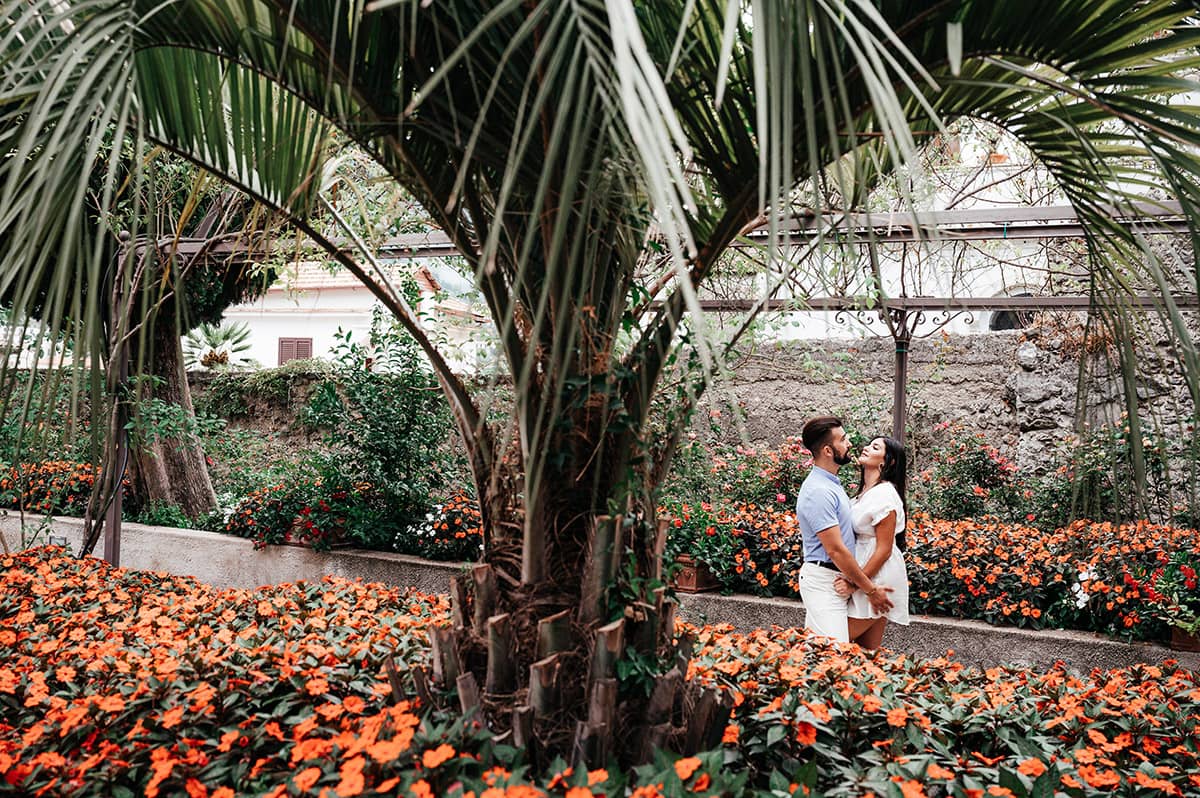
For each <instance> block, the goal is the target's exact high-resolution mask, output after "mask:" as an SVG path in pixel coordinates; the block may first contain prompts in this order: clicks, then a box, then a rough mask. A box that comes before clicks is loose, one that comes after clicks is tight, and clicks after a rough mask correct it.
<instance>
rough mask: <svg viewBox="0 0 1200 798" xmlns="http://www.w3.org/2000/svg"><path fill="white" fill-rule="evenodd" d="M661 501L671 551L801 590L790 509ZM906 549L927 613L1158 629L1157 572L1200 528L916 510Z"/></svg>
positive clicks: (758, 587) (1179, 555)
mask: <svg viewBox="0 0 1200 798" xmlns="http://www.w3.org/2000/svg"><path fill="white" fill-rule="evenodd" d="M661 512H662V513H663V514H664V515H665V517H667V518H669V519H670V520H671V530H672V541H671V542H670V544H669V546H668V552H671V551H672V550H678V551H686V552H688V553H690V554H692V555H693V556H694V557H695V558H696V559H698V560H700V561H702V562H704V563H705V564H706V565H708V566H709V568H710V570H711V571H712V572H713V574H714V575H715V576H717V578H718V579H719V580H720V581H721V584H722V587H724V588H725V589H726V590H730V591H738V592H748V593H755V594H757V595H777V596H781V595H785V596H798V595H799V586H798V583H797V577H798V573H799V569H800V565H801V564H802V561H803V557H802V550H801V547H800V540H799V530H798V528H797V525H796V519H795V517H794V516H793V515H792V513H791V511H790V510H781V509H780V508H779V507H778V506H768V507H760V506H758V505H754V504H743V505H733V506H728V507H721V506H713V505H710V504H700V505H687V504H670V505H666V506H664V507H663V508H661ZM904 556H905V561H906V562H907V564H908V577H909V581H910V583H911V591H910V595H909V605H910V608H911V610H912V611H913V612H916V613H920V614H923V615H940V616H945V617H952V618H963V619H968V620H979V621H986V622H987V623H991V624H994V625H1001V626H1018V627H1025V628H1032V629H1079V630H1082V631H1097V632H1104V633H1106V634H1109V635H1114V636H1119V637H1125V638H1130V639H1139V640H1158V639H1164V638H1165V637H1166V634H1167V630H1166V619H1167V618H1168V617H1169V616H1168V613H1167V612H1164V611H1163V610H1162V609H1161V601H1160V600H1159V599H1160V597H1159V596H1158V593H1157V591H1155V589H1154V587H1153V585H1154V584H1156V582H1155V581H1154V576H1153V575H1154V573H1155V572H1156V571H1157V569H1159V568H1161V567H1162V563H1163V562H1165V561H1167V560H1170V559H1171V558H1174V560H1172V561H1175V560H1178V561H1180V562H1182V561H1184V560H1187V561H1190V562H1196V561H1197V560H1200V535H1198V534H1197V533H1196V531H1195V530H1190V529H1179V528H1175V527H1168V526H1161V525H1156V524H1149V523H1146V522H1139V523H1135V524H1123V525H1116V524H1108V523H1092V522H1088V521H1077V522H1075V523H1073V524H1071V525H1070V526H1067V527H1065V528H1063V529H1059V530H1056V531H1054V532H1049V533H1047V532H1042V531H1040V530H1038V529H1036V528H1034V527H1029V526H1023V525H1019V524H1005V523H1000V522H998V521H995V520H992V519H983V520H980V521H974V520H966V521H943V520H939V519H935V518H930V517H929V516H928V515H925V514H924V513H914V514H913V517H912V518H911V519H910V520H909V525H908V550H907V551H906V552H905V555H904ZM1184 575H1185V576H1186V572H1184ZM1193 578H1194V576H1193ZM1159 579H1161V574H1160V577H1159ZM1177 614H1180V613H1177ZM1188 617H1191V616H1188Z"/></svg>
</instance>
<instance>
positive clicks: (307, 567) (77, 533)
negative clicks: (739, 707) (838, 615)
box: [0, 514, 1200, 671]
mask: <svg viewBox="0 0 1200 798" xmlns="http://www.w3.org/2000/svg"><path fill="white" fill-rule="evenodd" d="M40 520H41V519H36V518H30V517H27V519H26V525H25V530H24V532H25V535H24V538H22V522H21V519H20V518H19V517H17V516H15V515H11V514H9V515H4V516H2V517H0V536H2V537H3V542H4V545H5V547H6V549H7V550H8V551H17V550H20V549H21V548H23V547H24V546H26V545H43V544H46V543H49V542H57V543H61V544H63V545H68V546H69V547H70V548H71V549H72V550H78V548H79V545H80V541H81V539H82V536H83V524H82V522H81V521H80V520H79V519H77V518H55V519H53V521H52V523H51V524H50V525H49V527H48V528H46V527H45V525H43V524H40V523H39V522H40ZM51 536H53V538H54V540H53V541H51V540H50V539H49V538H50V537H51ZM103 547H104V543H103V541H101V543H100V544H98V545H97V547H96V549H95V551H96V552H102V551H103V550H104V549H103ZM121 565H122V566H123V567H126V568H135V569H139V570H147V571H166V572H168V573H171V574H177V575H184V576H192V577H195V578H196V579H198V580H200V581H202V582H205V583H207V584H210V585H214V586H216V587H230V588H255V587H259V586H261V585H269V584H276V583H280V582H296V581H299V580H313V579H320V578H321V577H323V576H325V575H331V576H340V577H345V578H349V579H354V578H361V579H363V580H364V581H368V582H383V583H386V584H391V585H401V586H404V587H413V588H416V589H417V590H419V591H422V592H426V593H440V592H444V591H445V589H446V586H447V581H448V579H449V578H450V577H451V576H453V575H455V574H457V573H459V572H461V571H463V569H464V568H465V567H466V565H465V564H461V563H460V564H454V563H439V562H431V561H429V560H422V559H420V558H417V557H409V556H405V555H403V554H388V553H385V552H375V551H360V550H357V549H344V550H338V551H332V552H327V553H323V554H319V553H317V552H313V551H310V550H308V549H304V548H299V547H293V546H273V547H269V548H267V549H265V550H262V551H258V550H255V548H254V546H253V545H252V544H251V543H250V542H249V541H247V540H243V539H241V538H236V537H232V536H229V535H221V534H217V533H214V532H201V531H197V530H191V529H173V528H169V527H152V526H145V525H142V524H132V523H127V524H123V525H122V527H121ZM679 598H680V610H681V611H680V616H681V617H682V618H683V619H684V620H688V621H692V622H695V623H729V624H732V625H733V626H734V627H735V628H738V629H742V630H746V629H754V628H766V627H770V626H772V625H775V626H781V627H792V626H803V625H804V606H803V605H802V604H801V603H800V602H799V601H796V600H793V599H781V598H758V597H754V596H740V595H735V596H721V595H717V594H713V593H703V594H690V595H689V594H681V595H680V597H679ZM884 646H885V647H887V648H889V649H891V650H893V651H896V652H903V653H907V654H912V655H915V656H923V657H936V656H941V655H943V654H945V653H946V651H947V650H951V651H953V652H954V653H953V656H954V658H955V659H958V660H960V661H962V662H968V663H973V664H978V665H984V666H991V665H999V664H1002V663H1014V664H1020V665H1049V664H1052V663H1054V662H1055V661H1057V660H1062V661H1063V662H1065V663H1067V664H1068V665H1069V666H1071V667H1073V668H1076V669H1078V670H1081V671H1087V670H1090V669H1092V668H1119V667H1126V666H1129V665H1133V664H1136V663H1160V662H1163V661H1165V660H1170V659H1174V660H1178V661H1179V662H1180V663H1181V664H1183V665H1184V666H1185V667H1188V668H1191V669H1193V670H1200V653H1191V652H1180V651H1172V650H1170V649H1167V648H1165V647H1163V646H1157V645H1152V644H1148V643H1133V644H1129V643H1122V642H1119V641H1115V640H1110V639H1109V638H1107V637H1102V636H1100V635H1095V634H1090V633H1086V632H1068V631H1056V630H1055V631H1036V632H1035V631H1030V630H1025V629H1014V628H1009V627H996V626H989V625H987V624H985V623H980V622H977V621H961V620H955V619H949V618H935V617H930V616H914V618H913V623H912V625H910V626H908V627H903V626H897V625H895V624H891V625H889V627H888V630H887V633H886V635H885V637H884Z"/></svg>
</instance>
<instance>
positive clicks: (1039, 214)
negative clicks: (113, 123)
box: [178, 202, 1190, 260]
mask: <svg viewBox="0 0 1200 798" xmlns="http://www.w3.org/2000/svg"><path fill="white" fill-rule="evenodd" d="M1111 210H1112V213H1111V215H1112V217H1113V218H1114V219H1116V220H1117V221H1118V222H1119V223H1120V224H1122V225H1124V226H1125V227H1128V228H1131V229H1136V230H1138V231H1140V232H1143V233H1150V234H1163V233H1175V234H1179V233H1187V232H1190V228H1189V227H1188V222H1187V220H1186V218H1185V217H1184V215H1183V208H1182V206H1181V205H1180V203H1178V202H1162V203H1157V204H1151V203H1138V204H1136V205H1134V207H1133V210H1134V211H1135V213H1134V214H1132V215H1131V214H1129V213H1128V212H1124V211H1120V210H1118V209H1116V208H1113V209H1111ZM839 216H842V215H840V214H830V213H827V214H823V215H822V216H820V217H818V216H807V217H797V218H795V219H793V220H792V221H791V222H789V223H788V224H785V225H784V230H785V232H787V233H788V234H789V235H791V236H793V237H797V238H803V239H806V240H807V239H811V238H816V237H817V236H824V237H827V238H829V239H830V240H831V241H833V242H843V243H844V242H845V240H846V239H848V238H853V240H854V243H857V244H867V243H870V242H874V243H884V244H898V243H910V242H917V241H931V240H932V241H937V240H939V239H941V240H946V241H992V240H1006V239H1011V240H1036V239H1053V238H1081V237H1082V236H1083V235H1084V228H1083V225H1082V224H1081V223H1080V222H1079V217H1078V215H1077V214H1076V212H1075V208H1074V207H1072V206H1070V205H1049V206H1044V207H1036V208H987V209H970V210H951V211H929V212H927V213H917V214H913V213H877V214H865V213H854V214H849V215H845V216H844V218H841V219H840V220H839V221H836V222H831V220H833V219H834V218H835V217H839ZM818 220H820V222H819V221H818ZM767 235H768V233H767V231H766V230H763V229H759V230H755V231H753V232H751V233H749V234H747V235H746V236H745V237H744V238H743V239H739V240H737V241H735V242H734V243H733V246H734V247H746V246H761V245H762V242H764V241H765V240H766V239H767ZM333 243H334V245H335V246H337V247H338V248H339V249H341V250H343V251H346V252H353V251H354V247H353V246H352V244H351V242H349V241H346V240H342V239H334V240H333ZM204 247H205V242H198V241H187V240H183V241H180V242H179V247H178V252H179V253H180V254H181V255H187V254H195V253H196V252H198V251H200V250H201V249H202V248H204ZM207 251H208V252H210V253H211V254H212V255H213V256H228V255H233V254H237V253H238V252H239V251H245V247H244V246H243V245H240V244H238V243H237V242H235V241H234V242H221V243H218V244H214V245H211V246H208V247H207ZM300 251H301V252H319V251H320V250H319V249H318V248H316V247H315V246H311V245H302V246H301V247H300ZM375 254H376V256H377V257H380V258H384V259H389V260H394V259H415V260H420V259H423V258H449V257H454V256H456V255H458V254H460V253H459V251H458V248H457V247H456V246H454V244H453V242H451V241H450V238H449V237H448V236H447V235H446V234H445V233H441V232H430V233H415V234H410V235H401V236H393V237H391V238H388V239H386V240H385V241H383V242H382V243H381V244H380V245H379V247H378V248H377V249H376V251H375Z"/></svg>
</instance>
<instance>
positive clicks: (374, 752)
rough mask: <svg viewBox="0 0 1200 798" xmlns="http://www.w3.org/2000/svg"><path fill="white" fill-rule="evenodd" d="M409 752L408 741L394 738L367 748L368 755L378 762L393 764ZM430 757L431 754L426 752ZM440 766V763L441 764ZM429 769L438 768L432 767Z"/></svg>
mask: <svg viewBox="0 0 1200 798" xmlns="http://www.w3.org/2000/svg"><path fill="white" fill-rule="evenodd" d="M407 750H408V740H406V739H404V738H402V737H393V738H392V739H390V740H380V741H379V742H377V743H372V744H371V745H369V746H367V754H368V755H370V757H371V758H372V759H374V760H375V761H376V762H381V763H382V762H391V761H392V760H394V759H395V758H396V757H398V756H400V754H402V753H404V752H405V751H407ZM425 753H426V755H427V756H428V754H429V752H428V751H426V752H425ZM439 764H440V763H439ZM429 767H437V765H431V766H429Z"/></svg>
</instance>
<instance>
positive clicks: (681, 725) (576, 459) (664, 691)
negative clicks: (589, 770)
mask: <svg viewBox="0 0 1200 798" xmlns="http://www.w3.org/2000/svg"><path fill="white" fill-rule="evenodd" d="M578 421H579V422H580V427H579V428H576V433H575V438H576V439H582V440H590V441H592V442H593V444H594V442H595V441H596V440H597V437H596V436H598V435H599V434H602V433H600V432H599V431H598V430H599V425H598V424H597V423H595V420H594V419H593V420H592V421H591V422H588V421H586V420H585V419H584V418H580V419H578ZM586 424H590V426H588V427H586V429H588V431H589V433H592V434H586V435H582V436H580V435H579V434H578V429H580V428H582V427H584V425H586ZM613 437H614V441H613V442H615V436H613ZM551 445H554V446H567V447H570V446H571V443H570V441H565V440H557V441H554V442H553V443H552V444H551ZM576 449H577V450H576ZM567 450H568V451H570V457H569V458H568V460H567V461H566V462H565V463H563V464H562V465H561V466H559V467H558V468H555V469H554V471H553V473H547V474H541V475H538V474H529V473H527V472H526V471H525V470H524V468H523V466H524V464H522V463H517V462H514V461H511V460H510V461H506V462H504V463H502V464H495V466H494V467H495V468H499V469H502V470H508V471H511V474H509V475H508V476H507V477H506V478H501V479H493V480H492V481H491V484H492V486H493V488H492V489H491V490H490V491H489V490H488V487H487V486H479V488H480V496H481V503H482V504H488V505H490V506H491V507H492V508H493V510H492V513H493V521H492V524H493V526H492V527H491V528H490V529H488V530H487V533H488V535H489V545H488V550H487V553H486V554H485V558H484V560H485V561H484V562H481V563H479V564H477V565H475V566H474V567H473V569H472V570H471V572H470V574H469V575H465V576H462V577H456V578H454V579H452V580H451V585H450V596H451V606H452V612H451V623H450V626H449V627H448V628H445V629H439V630H435V632H434V633H433V635H432V661H431V663H430V666H429V669H428V670H427V671H425V670H422V671H421V672H419V673H417V674H416V683H417V691H418V695H419V696H421V697H422V698H423V699H424V700H426V701H429V702H432V703H434V704H435V705H438V706H441V707H442V708H444V709H458V710H461V711H463V712H475V713H477V714H478V716H479V717H480V718H481V719H482V720H483V722H484V723H486V725H487V726H488V727H489V728H491V729H492V730H493V731H495V732H497V733H499V734H501V735H503V736H504V738H505V739H506V740H508V741H509V742H511V743H513V744H515V745H518V746H522V747H526V748H528V749H529V750H530V752H531V755H532V757H533V760H534V761H535V763H537V764H538V765H546V764H548V763H549V762H550V761H552V759H553V758H554V757H556V756H562V757H564V758H565V759H567V760H568V761H571V762H574V763H576V764H577V765H587V766H591V767H598V766H602V765H604V764H606V763H607V762H608V761H609V758H610V757H615V758H617V759H618V760H619V761H621V762H622V763H624V764H626V765H630V764H637V763H642V762H647V761H650V760H651V759H652V758H653V754H654V751H655V750H656V749H659V748H666V749H671V750H674V751H677V752H679V753H694V752H696V751H699V750H703V749H705V748H709V747H712V746H715V745H717V744H719V743H720V740H721V735H722V734H723V732H724V729H725V726H726V724H727V722H728V718H729V716H730V713H731V711H732V705H731V703H730V702H729V701H727V700H726V699H724V698H722V696H721V694H719V693H717V692H715V691H711V690H705V689H703V688H701V687H699V686H698V685H695V684H692V683H689V682H687V680H686V675H687V662H688V660H689V659H690V656H691V648H692V641H691V640H690V639H688V638H686V637H684V638H682V639H680V638H677V637H676V635H675V610H676V605H675V602H674V601H673V600H672V599H670V598H669V597H668V596H667V590H666V587H665V585H663V583H662V579H663V573H662V558H661V555H662V550H663V543H664V542H665V534H666V529H665V526H660V525H658V524H656V523H655V521H654V517H653V508H652V506H649V505H648V502H647V500H646V498H645V497H638V498H637V499H635V500H626V499H622V500H620V501H618V504H622V505H623V506H628V507H629V508H630V510H631V512H630V513H629V515H627V516H614V515H608V514H606V513H602V512H599V511H598V510H597V508H598V507H606V506H607V501H608V500H609V499H614V498H618V497H617V496H616V495H614V494H616V492H617V488H616V486H617V484H618V483H617V480H616V479H614V478H612V476H611V475H604V474H601V475H599V476H598V475H597V474H596V472H595V469H597V468H604V467H605V466H604V465H603V463H602V462H601V459H600V458H595V457H593V456H591V455H590V454H589V447H575V449H571V448H568V449H567ZM619 460H620V461H622V462H623V461H624V460H625V458H619ZM493 476H495V474H494V473H493ZM530 479H533V480H534V481H535V482H534V484H537V485H540V486H542V488H541V490H540V495H537V496H535V497H533V498H532V499H530V497H529V496H528V493H527V492H526V491H524V490H522V492H521V495H520V496H518V495H512V493H511V491H513V490H515V489H516V488H517V487H518V486H521V487H522V488H523V486H525V485H526V484H528V483H527V480H530ZM497 485H503V486H507V487H508V490H509V493H508V495H504V494H505V491H503V490H496V489H495V487H494V486H497ZM580 485H583V486H586V487H578V486H580ZM594 485H598V486H599V490H598V491H597V492H595V493H594V492H593V486H594ZM526 503H528V504H532V505H533V506H535V507H538V508H539V511H538V513H537V516H536V518H530V517H524V516H522V517H513V516H511V515H509V516H508V517H507V518H504V519H503V520H501V518H500V515H501V514H500V513H499V510H498V508H502V507H508V508H513V507H523V506H525V505H526ZM531 527H532V528H533V533H534V537H536V538H537V539H538V540H540V541H541V545H543V547H544V548H543V550H542V551H541V556H542V557H543V558H544V559H543V560H542V561H541V562H540V563H537V564H535V571H539V572H541V573H544V574H546V577H545V578H543V579H539V580H529V579H526V578H525V577H526V576H527V575H528V565H529V557H530V554H531V552H529V551H528V549H526V548H525V546H524V544H525V543H526V542H527V539H528V537H529V536H530V528H531ZM631 552H632V553H633V555H634V556H633V557H632V558H630V557H628V555H629V553H631ZM629 658H636V659H637V660H638V661H639V663H641V664H642V666H643V667H650V668H651V673H650V674H649V675H648V677H647V679H646V681H644V682H643V683H641V684H638V685H636V686H633V685H631V684H630V683H629V682H626V684H625V685H624V686H622V681H621V680H620V679H619V678H618V663H619V662H620V661H621V660H623V659H629ZM647 691H648V692H647Z"/></svg>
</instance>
